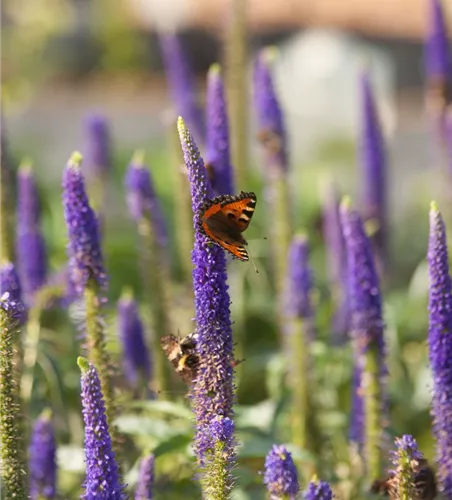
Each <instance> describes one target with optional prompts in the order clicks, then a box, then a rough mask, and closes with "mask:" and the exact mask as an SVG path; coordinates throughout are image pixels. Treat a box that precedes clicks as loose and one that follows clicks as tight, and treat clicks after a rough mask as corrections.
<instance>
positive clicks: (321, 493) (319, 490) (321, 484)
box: [303, 481, 333, 500]
mask: <svg viewBox="0 0 452 500" xmlns="http://www.w3.org/2000/svg"><path fill="white" fill-rule="evenodd" d="M303 498H304V500H332V499H333V492H332V491H331V488H330V485H329V484H328V483H326V482H325V481H311V482H310V483H309V485H308V487H307V489H306V491H305V492H304V493H303Z"/></svg>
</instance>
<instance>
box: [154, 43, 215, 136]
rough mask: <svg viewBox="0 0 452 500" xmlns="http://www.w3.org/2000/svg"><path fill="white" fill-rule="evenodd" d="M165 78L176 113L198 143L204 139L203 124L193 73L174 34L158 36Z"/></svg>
mask: <svg viewBox="0 0 452 500" xmlns="http://www.w3.org/2000/svg"><path fill="white" fill-rule="evenodd" d="M159 42H160V49H161V51H162V56H163V63H164V66H165V70H166V78H167V81H168V85H169V88H170V92H171V95H172V101H173V102H174V103H175V106H176V113H177V114H178V115H181V116H183V117H184V119H185V121H186V122H187V125H188V127H189V128H190V130H193V135H194V136H195V138H196V141H197V142H198V143H202V142H203V141H204V136H205V124H204V120H203V116H202V109H201V106H200V105H199V102H198V96H197V90H196V85H195V79H194V75H193V74H192V71H191V68H190V65H189V63H188V60H187V57H186V55H185V54H184V51H183V48H182V44H181V42H180V40H179V38H178V37H177V35H175V34H170V33H165V34H162V35H160V37H159Z"/></svg>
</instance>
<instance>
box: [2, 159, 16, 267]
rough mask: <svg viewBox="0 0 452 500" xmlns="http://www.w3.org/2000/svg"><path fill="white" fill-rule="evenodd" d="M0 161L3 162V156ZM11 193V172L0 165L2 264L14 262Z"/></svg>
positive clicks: (13, 214) (13, 211)
mask: <svg viewBox="0 0 452 500" xmlns="http://www.w3.org/2000/svg"><path fill="white" fill-rule="evenodd" d="M1 161H2V162H4V161H5V160H4V158H3V155H2V159H1ZM13 193H14V189H13V183H12V172H11V171H10V170H9V167H8V166H7V165H2V179H1V182H0V210H1V217H0V255H1V260H2V262H14V243H15V208H14V200H13Z"/></svg>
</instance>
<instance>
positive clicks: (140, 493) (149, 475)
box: [135, 454, 155, 500]
mask: <svg viewBox="0 0 452 500" xmlns="http://www.w3.org/2000/svg"><path fill="white" fill-rule="evenodd" d="M154 462H155V457H154V455H152V454H151V455H148V456H146V457H143V458H142V459H141V463H140V472H139V475H138V484H137V487H136V489H135V500H152V499H153V498H154V493H153V491H154Z"/></svg>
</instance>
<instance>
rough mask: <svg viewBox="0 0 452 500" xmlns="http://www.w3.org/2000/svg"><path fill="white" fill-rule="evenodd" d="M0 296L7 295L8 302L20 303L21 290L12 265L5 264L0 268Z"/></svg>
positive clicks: (17, 276) (9, 263)
mask: <svg viewBox="0 0 452 500" xmlns="http://www.w3.org/2000/svg"><path fill="white" fill-rule="evenodd" d="M0 282H1V283H0V288H1V289H0V291H1V293H0V295H3V294H4V293H5V292H8V293H9V300H11V301H13V302H22V289H21V286H20V281H19V275H18V274H17V272H16V268H15V266H14V264H12V263H11V262H7V263H6V264H2V266H1V268H0Z"/></svg>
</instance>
